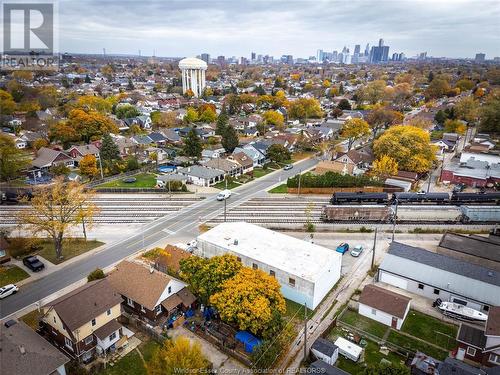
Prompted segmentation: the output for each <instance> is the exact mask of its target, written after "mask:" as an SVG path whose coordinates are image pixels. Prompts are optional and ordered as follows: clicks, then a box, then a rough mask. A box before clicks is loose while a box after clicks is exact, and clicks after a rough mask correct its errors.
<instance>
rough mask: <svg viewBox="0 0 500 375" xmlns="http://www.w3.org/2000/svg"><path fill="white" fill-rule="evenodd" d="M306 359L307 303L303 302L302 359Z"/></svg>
mask: <svg viewBox="0 0 500 375" xmlns="http://www.w3.org/2000/svg"><path fill="white" fill-rule="evenodd" d="M306 359H307V304H306V302H304V361H306Z"/></svg>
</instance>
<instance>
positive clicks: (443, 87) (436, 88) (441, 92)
mask: <svg viewBox="0 0 500 375" xmlns="http://www.w3.org/2000/svg"><path fill="white" fill-rule="evenodd" d="M448 91H450V84H449V83H448V81H447V80H446V79H444V78H434V79H433V80H432V82H431V83H430V84H429V86H428V87H427V89H426V90H425V97H426V99H428V100H429V99H438V98H441V97H443V96H445V95H446V93H447V92H448Z"/></svg>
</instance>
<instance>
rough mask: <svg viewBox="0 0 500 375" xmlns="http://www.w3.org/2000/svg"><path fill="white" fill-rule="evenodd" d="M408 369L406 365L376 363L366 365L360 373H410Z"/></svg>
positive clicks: (404, 374) (394, 374)
mask: <svg viewBox="0 0 500 375" xmlns="http://www.w3.org/2000/svg"><path fill="white" fill-rule="evenodd" d="M410 373H411V372H410V369H409V368H408V367H406V366H403V365H400V364H393V363H377V364H375V365H370V366H368V367H366V368H365V369H364V370H363V372H362V373H361V374H362V375H410Z"/></svg>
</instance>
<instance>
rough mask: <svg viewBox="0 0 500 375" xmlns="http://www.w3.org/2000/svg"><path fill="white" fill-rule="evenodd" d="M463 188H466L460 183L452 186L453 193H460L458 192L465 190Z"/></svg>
mask: <svg viewBox="0 0 500 375" xmlns="http://www.w3.org/2000/svg"><path fill="white" fill-rule="evenodd" d="M465 187H466V186H465V184H464V183H462V182H460V183H458V184H456V185H455V186H453V192H454V193H460V192H462V191H464V190H465Z"/></svg>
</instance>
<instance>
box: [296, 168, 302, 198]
mask: <svg viewBox="0 0 500 375" xmlns="http://www.w3.org/2000/svg"><path fill="white" fill-rule="evenodd" d="M301 172H302V171H299V189H298V191H297V196H298V197H300V179H301V177H302V173H301Z"/></svg>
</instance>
